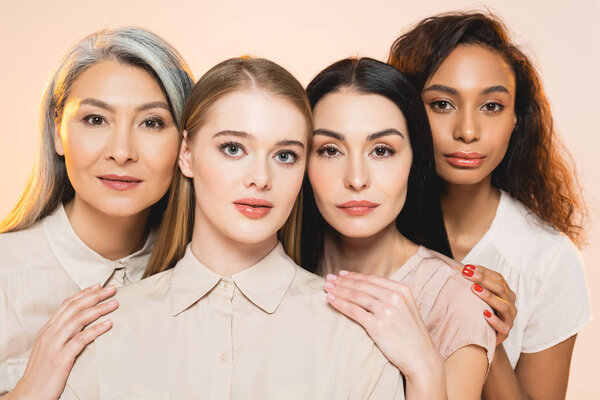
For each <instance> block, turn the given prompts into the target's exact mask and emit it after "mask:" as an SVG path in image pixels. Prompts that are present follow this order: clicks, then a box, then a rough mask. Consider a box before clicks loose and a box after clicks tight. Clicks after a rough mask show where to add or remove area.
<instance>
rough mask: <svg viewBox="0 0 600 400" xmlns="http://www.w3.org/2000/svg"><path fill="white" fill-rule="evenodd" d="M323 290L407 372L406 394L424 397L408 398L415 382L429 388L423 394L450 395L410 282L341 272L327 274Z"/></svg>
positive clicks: (431, 396)
mask: <svg viewBox="0 0 600 400" xmlns="http://www.w3.org/2000/svg"><path fill="white" fill-rule="evenodd" d="M324 289H325V291H326V292H327V300H328V301H329V303H330V304H331V305H332V306H333V307H334V308H335V309H336V310H338V311H339V312H341V313H342V314H344V315H346V316H347V317H349V318H350V319H352V320H354V321H356V322H357V323H359V324H360V325H361V326H362V327H364V328H365V330H366V331H367V333H368V334H369V336H371V338H372V339H373V341H374V342H375V344H376V345H377V347H379V349H380V350H381V352H382V353H383V354H384V355H385V357H386V358H387V359H388V360H389V361H390V362H391V363H392V364H393V365H395V366H396V367H397V368H398V369H399V370H400V371H401V372H402V373H403V374H404V375H405V376H406V379H407V398H416V397H420V398H421V396H409V392H410V391H412V390H410V389H411V388H410V386H411V384H414V386H419V387H422V388H425V390H428V391H429V392H428V394H426V395H424V396H423V397H422V398H432V399H433V398H445V393H446V387H445V375H444V365H443V361H442V358H441V355H440V354H439V351H438V350H437V348H436V347H435V345H434V343H433V341H432V340H431V337H430V335H429V332H428V330H427V327H426V326H425V323H424V322H423V319H422V318H421V315H420V313H419V310H418V308H417V305H416V303H415V299H414V296H413V294H412V291H411V290H410V288H409V287H408V286H407V285H404V284H402V283H400V282H396V281H394V280H391V279H387V278H384V277H381V276H378V275H364V274H359V273H355V272H347V271H340V273H339V275H332V274H329V275H327V282H326V283H325V286H324ZM413 389H417V388H416V387H413ZM416 391H417V390H414V392H416ZM421 393H422V391H421Z"/></svg>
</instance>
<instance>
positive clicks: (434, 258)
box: [389, 246, 496, 363]
mask: <svg viewBox="0 0 600 400" xmlns="http://www.w3.org/2000/svg"><path fill="white" fill-rule="evenodd" d="M461 271H462V264H460V263H458V262H457V261H454V260H452V259H451V258H448V257H446V256H444V255H442V254H440V253H437V252H435V251H433V250H429V249H427V248H425V247H423V246H421V247H419V249H418V250H417V252H416V253H415V254H414V255H413V256H412V257H410V258H409V259H408V260H407V261H406V263H405V264H404V265H403V266H402V267H400V268H399V269H398V270H397V271H396V272H394V273H393V274H392V275H391V276H390V277H389V278H390V279H393V280H395V281H397V282H400V283H403V284H405V285H407V286H409V287H410V288H411V290H412V292H413V295H414V297H415V301H416V303H417V307H418V308H419V312H420V313H421V317H422V318H423V321H425V326H426V327H427V330H428V331H429V334H430V335H431V338H432V339H433V342H434V343H435V345H436V346H437V347H438V349H439V351H440V353H441V355H442V358H443V359H444V361H445V360H446V359H447V358H448V357H450V356H451V355H452V354H453V353H454V352H455V351H456V350H458V349H460V348H461V347H464V346H468V345H476V346H480V347H483V348H484V349H485V350H486V352H487V357H488V362H490V363H491V361H492V358H493V357H494V349H495V347H496V333H495V331H494V329H493V328H492V327H491V326H490V325H489V324H488V323H487V322H486V320H485V317H484V316H483V311H484V310H490V311H491V312H493V311H492V309H491V308H490V307H489V306H488V305H487V304H486V303H485V302H484V301H483V300H481V299H480V298H479V297H477V296H476V295H475V294H474V293H473V292H471V285H472V283H471V282H470V281H468V280H467V279H465V278H463V277H462V275H461Z"/></svg>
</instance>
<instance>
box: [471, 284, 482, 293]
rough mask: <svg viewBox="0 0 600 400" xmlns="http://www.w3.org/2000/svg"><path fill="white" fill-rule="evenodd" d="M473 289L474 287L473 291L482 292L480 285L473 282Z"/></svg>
mask: <svg viewBox="0 0 600 400" xmlns="http://www.w3.org/2000/svg"><path fill="white" fill-rule="evenodd" d="M473 289H475V291H476V292H477V293H483V288H482V287H481V286H479V285H478V284H474V285H473Z"/></svg>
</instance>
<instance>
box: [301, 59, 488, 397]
mask: <svg viewBox="0 0 600 400" xmlns="http://www.w3.org/2000/svg"><path fill="white" fill-rule="evenodd" d="M307 92H308V95H309V100H310V103H311V107H312V108H313V118H314V134H313V145H312V150H311V152H310V155H309V164H308V176H309V179H310V184H308V182H305V186H304V203H303V223H302V235H301V240H302V242H301V254H302V265H303V266H304V267H305V268H307V269H309V270H311V271H313V272H316V273H319V274H321V275H323V276H327V282H326V284H325V287H324V288H325V291H326V292H327V293H328V295H327V298H328V301H329V302H330V304H331V305H332V306H333V307H334V308H336V309H337V310H338V311H340V312H342V313H343V314H345V315H346V316H348V317H349V318H351V319H353V320H355V321H357V322H358V323H359V324H361V325H362V326H363V327H364V328H365V329H366V331H367V332H368V333H369V335H370V336H371V337H372V338H373V340H374V341H375V342H376V343H377V345H378V347H379V348H380V349H381V350H382V351H383V353H384V355H385V356H386V357H387V358H388V360H390V362H392V364H394V365H395V366H396V367H397V368H398V369H399V370H400V371H401V372H402V373H403V374H404V375H405V377H406V397H407V399H413V400H414V399H417V398H424V399H436V398H443V399H444V398H447V397H448V398H451V399H478V398H480V396H481V389H482V386H483V382H484V380H485V374H486V371H487V367H488V362H489V361H491V359H492V356H493V350H494V347H495V343H496V338H495V335H494V331H493V329H492V328H491V327H490V326H489V325H488V324H487V323H485V321H483V320H482V318H481V314H482V313H483V312H484V311H485V310H487V307H486V304H485V303H484V302H483V301H481V300H480V299H478V298H477V297H476V296H474V295H473V294H472V293H471V292H470V290H469V283H468V282H467V281H465V280H464V279H462V278H461V276H460V268H459V267H458V263H456V262H454V261H453V260H451V259H448V258H447V257H445V256H443V255H441V254H439V253H436V252H434V251H431V250H428V249H426V248H425V247H422V246H419V244H422V243H424V241H425V240H424V236H425V235H426V234H429V233H430V232H428V229H426V228H427V226H426V225H423V224H421V223H420V221H421V220H425V218H424V216H423V215H424V213H425V211H426V210H425V206H424V199H425V198H426V197H427V194H426V193H425V191H424V188H426V187H429V186H430V185H429V184H428V182H429V181H430V180H431V179H432V178H434V177H435V171H434V169H433V157H432V154H433V151H432V143H431V134H430V132H429V127H428V124H427V115H426V113H425V109H424V107H423V103H422V102H421V100H420V98H419V95H418V94H417V92H415V91H414V89H413V88H412V87H411V85H410V83H409V82H408V81H407V80H406V78H404V76H403V75H402V74H401V73H400V72H399V71H398V70H396V69H395V68H393V67H391V66H389V65H387V64H385V63H382V62H379V61H376V60H373V59H369V58H361V59H345V60H341V61H339V62H337V63H334V64H333V65H331V66H329V67H327V68H326V69H325V70H323V71H322V72H320V73H319V74H318V75H317V76H316V77H315V78H314V79H313V81H312V82H311V83H310V84H309V86H308V88H307ZM437 215H438V217H440V218H441V213H440V212H439V205H438V213H437ZM440 225H441V222H440V223H438V224H437V226H438V227H439V226H440ZM432 226H433V225H432ZM417 227H418V228H417ZM438 234H439V235H441V236H443V234H444V233H443V230H438ZM442 239H443V240H445V239H444V238H443V237H442V238H440V240H442Z"/></svg>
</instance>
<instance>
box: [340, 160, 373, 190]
mask: <svg viewBox="0 0 600 400" xmlns="http://www.w3.org/2000/svg"><path fill="white" fill-rule="evenodd" d="M370 183H371V182H370V177H369V170H368V167H367V165H366V160H365V159H364V158H363V157H362V155H360V154H356V155H355V156H353V157H349V159H348V164H347V166H346V173H345V175H344V186H345V187H346V188H347V189H350V190H355V191H359V190H363V189H366V188H368V187H369V184H370Z"/></svg>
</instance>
